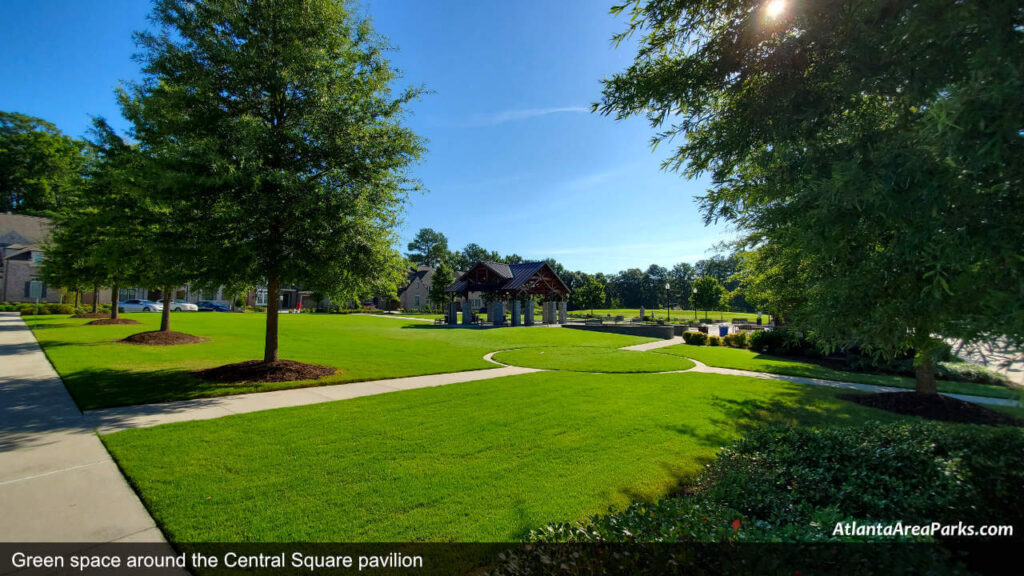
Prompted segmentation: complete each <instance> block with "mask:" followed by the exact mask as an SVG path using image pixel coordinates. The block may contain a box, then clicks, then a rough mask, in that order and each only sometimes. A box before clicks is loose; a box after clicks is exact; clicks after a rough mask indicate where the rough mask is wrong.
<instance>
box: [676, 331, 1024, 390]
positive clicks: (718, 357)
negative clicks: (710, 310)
mask: <svg viewBox="0 0 1024 576" xmlns="http://www.w3.org/2000/svg"><path fill="white" fill-rule="evenodd" d="M658 352H661V353H663V354H676V355H679V356H684V357H686V358H692V359H694V360H696V361H698V362H702V363H704V364H707V365H708V366H715V367H718V368H734V369H737V370H753V371H755V372H768V373H771V374H785V375H787V376H804V377H808V378H822V379H826V380H841V381H844V382H858V383H861V384H876V385H879V386H894V387H897V388H911V389H912V388H914V379H913V378H906V377H904V376H897V375H894V374H867V373H863V372H844V371H840V370H833V369H831V368H826V367H824V366H819V365H817V364H813V363H810V362H800V361H798V360H793V359H790V358H780V357H777V356H769V355H767V354H759V353H757V352H753V351H751V350H746V349H740V348H728V347H724V346H691V345H689V344H680V345H678V346H670V347H668V348H659V349H658ZM938 388H939V391H940V392H949V393H952V394H973V395H976V396H988V397H993V398H1018V397H1019V396H1020V393H1019V392H1018V391H1016V390H1011V389H1008V388H1004V387H1002V386H991V385H987V384H971V383H969V382H951V381H940V382H939V384H938Z"/></svg>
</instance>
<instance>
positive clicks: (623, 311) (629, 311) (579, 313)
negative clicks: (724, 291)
mask: <svg viewBox="0 0 1024 576" xmlns="http://www.w3.org/2000/svg"><path fill="white" fill-rule="evenodd" d="M589 314H590V310H589V309H588V310H570V311H569V316H575V317H584V316H588V315H589ZM652 314H653V315H654V317H655V318H666V319H667V318H669V317H670V316H671V319H672V320H673V321H680V322H681V321H691V322H692V321H693V319H694V318H693V310H672V312H671V315H670V314H669V311H668V310H665V309H664V308H660V309H645V310H644V315H645V316H650V315H652ZM594 315H595V316H612V317H615V316H623V317H625V319H626V320H629V319H630V318H639V317H640V309H639V308H597V309H595V310H594ZM705 316H706V317H707V318H708V319H709V320H713V321H715V322H721V321H722V320H723V319H724V321H725V322H729V321H731V320H732V319H733V318H744V319H746V320H750V321H751V322H754V321H756V320H757V313H751V312H723V311H720V310H713V311H708V312H705V311H704V310H698V311H697V319H698V320H704V318H705ZM761 319H762V320H763V321H764V322H765V323H766V324H767V323H768V320H769V316H768V315H767V314H764V315H762V316H761Z"/></svg>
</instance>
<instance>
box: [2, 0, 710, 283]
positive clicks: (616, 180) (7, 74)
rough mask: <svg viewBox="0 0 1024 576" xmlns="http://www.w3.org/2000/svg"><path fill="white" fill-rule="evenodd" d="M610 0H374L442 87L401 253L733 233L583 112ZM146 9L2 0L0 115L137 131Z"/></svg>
mask: <svg viewBox="0 0 1024 576" xmlns="http://www.w3.org/2000/svg"><path fill="white" fill-rule="evenodd" d="M610 4H611V2H610V1H609V2H608V3H605V2H602V1H600V0H577V1H557V2H551V1H522V0H517V1H516V2H480V1H475V0H459V1H444V2H442V1H438V2H426V1H420V0H369V1H364V2H363V3H362V5H361V10H362V11H364V13H366V14H368V15H370V16H371V17H372V18H373V20H374V23H375V26H376V28H377V31H378V32H380V33H382V34H384V35H385V36H387V37H388V38H389V39H390V41H391V43H392V44H393V45H395V46H396V47H397V48H398V52H396V53H393V54H392V61H393V63H394V64H395V65H396V66H397V67H398V68H400V69H401V70H402V71H403V72H404V78H403V80H402V82H403V84H417V85H418V84H423V85H425V86H426V87H427V88H428V89H430V90H432V91H433V93H432V94H429V95H427V96H425V97H424V98H423V99H422V100H421V101H419V102H417V103H415V104H414V105H413V108H412V109H413V115H412V116H411V117H410V119H409V123H410V125H411V126H412V128H413V129H414V130H416V131H417V133H419V134H420V135H422V136H424V137H426V138H427V139H428V140H429V143H428V148H429V151H428V153H427V154H426V156H425V157H424V159H423V161H422V163H421V164H420V165H419V166H417V167H416V169H415V173H416V175H417V176H418V177H419V178H420V179H421V180H422V181H423V183H424V185H425V186H426V188H427V189H428V190H427V192H426V193H424V194H422V195H419V194H417V195H414V196H413V197H412V198H411V199H410V203H409V205H408V210H407V213H406V217H405V223H404V224H403V226H402V229H401V231H400V232H401V235H402V246H401V248H402V249H403V251H404V248H405V243H406V242H408V240H409V239H410V238H411V237H412V236H413V235H414V234H415V233H416V231H417V230H419V229H420V228H422V227H429V228H434V229H435V230H438V231H440V232H443V233H444V234H445V235H446V236H447V237H448V240H449V246H450V247H451V248H452V249H456V248H461V247H462V246H464V245H465V244H467V243H469V242H476V243H477V244H480V245H481V246H483V247H484V248H487V249H488V250H497V251H498V252H501V253H502V254H507V253H511V252H515V253H518V254H520V255H522V256H524V257H526V258H544V257H547V256H551V257H554V258H556V259H557V260H559V261H560V262H562V263H563V264H564V265H565V266H566V267H567V268H570V269H577V270H583V271H585V272H606V273H612V272H617V271H619V270H622V269H625V268H629V267H638V268H646V267H647V266H648V265H650V264H652V263H654V264H660V265H663V266H671V265H672V264H674V263H676V262H680V261H687V262H691V263H692V262H694V261H696V260H698V259H701V258H704V257H706V256H708V255H709V254H710V253H709V249H710V248H711V247H712V246H713V245H714V244H715V243H716V242H718V241H720V240H722V239H725V238H727V237H728V236H729V234H728V232H727V230H726V229H725V228H724V227H710V228H706V227H705V226H704V225H703V223H702V221H701V218H700V215H699V213H698V211H697V206H696V204H695V201H694V197H695V196H696V195H699V194H701V193H703V191H704V189H705V187H706V185H707V183H706V181H704V182H701V181H692V182H691V181H686V180H685V179H683V178H681V177H680V176H678V175H676V174H673V173H665V172H662V171H661V170H660V168H659V163H660V162H661V160H662V159H664V157H665V156H666V155H667V154H668V148H665V147H662V148H659V149H658V150H657V151H652V150H651V148H650V145H649V139H650V136H651V134H652V132H653V131H652V129H651V128H650V127H649V126H648V125H647V124H646V122H645V121H644V120H643V119H635V120H630V121H625V122H616V121H614V120H613V119H611V118H606V117H602V116H598V115H595V114H592V113H590V112H589V105H590V104H591V103H592V102H595V101H596V100H597V99H598V98H599V97H600V89H601V84H600V81H601V79H602V78H604V77H606V76H609V75H611V74H612V73H614V72H616V71H618V70H621V69H623V68H625V67H626V66H627V65H628V64H629V62H630V60H631V59H632V55H633V46H632V45H628V46H626V45H623V46H621V47H619V48H617V49H616V48H615V47H613V46H612V45H611V42H610V39H611V36H612V35H613V34H614V33H616V32H618V31H620V30H621V29H622V28H623V26H624V21H622V20H620V19H616V18H613V17H612V16H611V15H609V13H608V6H609V5H610ZM148 10H149V3H148V2H143V1H141V0H91V1H89V2H80V1H77V0H75V1H73V0H46V1H40V0H4V1H3V2H0V22H3V23H4V24H3V25H2V26H0V54H2V55H3V56H2V57H0V110H7V111H17V112H22V113H25V114H30V115H33V116H39V117H41V118H45V119H47V120H50V121H51V122H53V123H55V124H56V125H57V126H58V127H59V128H60V129H61V130H63V131H64V132H66V133H68V134H70V135H73V136H82V135H84V133H85V130H86V128H87V127H88V124H89V118H90V116H92V115H101V116H105V117H107V118H108V119H109V120H111V122H112V123H113V124H114V125H115V126H117V127H120V128H127V126H126V123H125V122H124V121H123V120H122V119H121V117H120V114H119V112H118V109H117V106H116V104H115V102H114V98H113V89H114V87H115V86H116V85H117V83H118V82H119V81H120V80H133V79H136V78H138V66H137V65H136V63H135V62H133V61H132V60H131V55H132V53H133V52H134V44H133V42H132V37H131V34H132V32H133V31H135V30H138V29H141V28H144V27H145V26H146V25H147V22H146V14H147V13H148Z"/></svg>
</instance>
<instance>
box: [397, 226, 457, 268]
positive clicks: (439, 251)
mask: <svg viewBox="0 0 1024 576" xmlns="http://www.w3.org/2000/svg"><path fill="white" fill-rule="evenodd" d="M406 249H407V250H409V253H408V254H407V255H406V256H407V257H408V258H409V260H412V262H413V263H414V264H418V265H420V266H430V267H434V266H437V265H438V264H440V263H441V262H443V261H445V260H448V259H449V258H450V252H448V238H446V237H445V235H444V234H441V233H440V232H435V231H434V229H432V228H421V229H420V231H419V232H417V233H416V237H415V238H413V239H412V242H409V245H408V246H407V247H406Z"/></svg>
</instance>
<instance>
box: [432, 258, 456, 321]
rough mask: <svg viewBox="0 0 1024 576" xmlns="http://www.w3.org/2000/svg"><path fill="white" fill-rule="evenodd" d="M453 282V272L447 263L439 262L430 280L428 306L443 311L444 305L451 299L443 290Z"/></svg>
mask: <svg viewBox="0 0 1024 576" xmlns="http://www.w3.org/2000/svg"><path fill="white" fill-rule="evenodd" d="M454 281H455V271H454V270H452V267H451V266H449V265H448V263H447V262H445V261H443V260H442V261H441V262H440V263H439V264H438V265H437V268H435V269H434V275H433V276H432V277H431V280H430V290H429V291H428V292H427V298H428V299H429V300H430V306H431V307H432V308H433V307H437V308H440V309H441V311H442V312H443V311H444V306H445V303H447V302H449V301H450V300H451V298H450V297H449V295H448V293H447V292H445V291H444V290H445V288H447V287H448V286H450V285H451V283H452V282H454Z"/></svg>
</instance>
